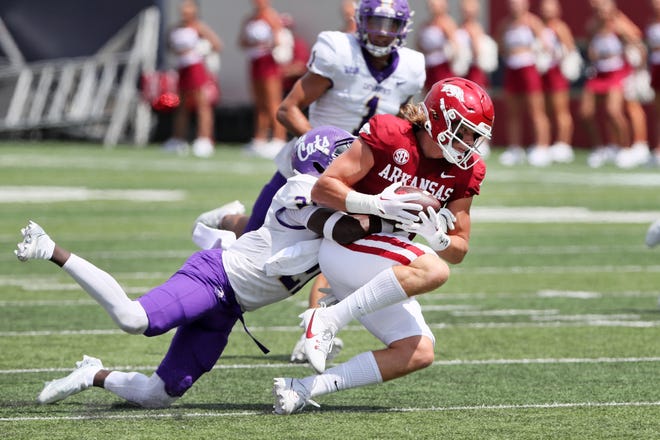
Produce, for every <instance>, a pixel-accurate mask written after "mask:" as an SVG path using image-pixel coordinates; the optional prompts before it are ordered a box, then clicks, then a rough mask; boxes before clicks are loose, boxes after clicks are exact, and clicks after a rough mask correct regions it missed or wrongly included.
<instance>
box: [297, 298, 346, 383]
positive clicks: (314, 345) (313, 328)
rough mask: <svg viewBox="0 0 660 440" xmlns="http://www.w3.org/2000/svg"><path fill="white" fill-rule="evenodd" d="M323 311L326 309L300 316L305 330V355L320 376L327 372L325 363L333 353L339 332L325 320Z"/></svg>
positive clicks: (315, 310) (310, 310)
mask: <svg viewBox="0 0 660 440" xmlns="http://www.w3.org/2000/svg"><path fill="white" fill-rule="evenodd" d="M323 310H324V308H318V309H307V310H306V311H305V312H304V313H303V314H302V315H300V318H302V323H301V327H303V328H304V329H305V354H306V355H307V360H308V361H309V364H310V365H311V366H312V368H314V370H316V372H317V373H319V374H320V373H323V372H324V371H325V362H326V360H327V359H328V355H329V354H330V352H331V351H332V346H333V345H334V344H333V343H334V339H335V335H336V334H337V331H338V329H337V327H336V326H335V325H334V324H331V323H329V322H327V321H326V320H325V319H324V318H323V316H322V315H323ZM342 346H343V344H342Z"/></svg>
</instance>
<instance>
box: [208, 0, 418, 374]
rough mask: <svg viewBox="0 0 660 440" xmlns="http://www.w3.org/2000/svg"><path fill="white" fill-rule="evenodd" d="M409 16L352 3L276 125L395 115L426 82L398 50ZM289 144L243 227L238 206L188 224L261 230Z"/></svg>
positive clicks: (320, 44) (346, 124)
mask: <svg viewBox="0 0 660 440" xmlns="http://www.w3.org/2000/svg"><path fill="white" fill-rule="evenodd" d="M412 15H413V11H412V10H411V9H410V7H409V5H408V1H407V0H362V1H360V3H359V5H358V7H357V9H356V16H355V20H356V23H357V32H356V33H344V32H339V31H326V32H321V33H320V34H319V35H318V38H317V41H316V43H315V44H314V46H313V47H312V54H311V56H310V59H309V61H308V63H307V68H308V72H307V73H306V74H305V75H304V76H303V77H302V78H300V79H299V80H298V81H297V82H296V83H295V84H294V86H293V88H292V90H291V92H289V94H288V95H287V96H286V97H285V98H284V100H283V101H282V103H281V104H280V107H279V109H278V112H277V118H278V120H279V121H280V122H281V123H282V124H283V125H284V126H285V127H286V128H287V129H288V131H289V132H290V133H292V134H293V135H294V136H300V135H302V134H303V133H306V132H307V131H309V130H310V129H311V128H312V127H317V126H320V125H333V126H336V127H339V128H343V129H344V130H346V131H349V132H352V133H354V134H356V133H357V131H358V130H359V129H360V127H362V125H363V124H364V123H365V122H366V121H368V120H369V118H371V117H372V116H373V115H376V114H383V113H387V114H397V113H399V110H400V108H401V107H402V106H404V105H405V104H407V103H408V102H410V101H411V99H412V98H413V97H414V96H415V95H417V94H419V93H420V92H421V91H422V88H423V86H424V81H425V79H426V71H425V64H424V55H422V53H420V52H418V51H415V50H412V49H408V48H406V47H403V46H404V45H405V42H406V37H407V34H408V32H409V30H410V24H411V20H410V19H411V17H412ZM306 109H309V119H308V118H307V117H306V116H305V114H304V111H305V110H306ZM294 145H295V139H294V140H293V141H291V142H289V144H287V145H286V146H285V147H284V148H283V149H282V151H281V152H280V154H279V155H278V156H277V157H276V158H275V162H276V164H277V167H278V171H277V172H276V173H275V175H274V176H273V177H272V179H271V181H270V182H269V183H267V184H266V185H265V186H264V188H263V189H262V191H261V193H260V194H259V196H258V198H257V200H256V201H255V203H254V206H253V208H252V214H251V216H250V218H249V220H248V219H247V217H246V216H244V215H243V213H244V208H243V206H242V205H241V204H240V203H238V202H232V203H230V204H228V205H224V206H221V207H220V208H216V209H214V210H212V211H208V212H206V213H204V214H202V215H200V216H199V217H198V218H197V220H196V223H202V224H204V225H206V226H209V227H212V228H220V229H229V230H231V231H233V232H234V233H235V234H236V235H237V236H240V234H241V233H244V232H246V231H251V230H254V229H256V228H258V227H259V226H261V224H263V219H264V217H265V215H266V211H267V207H268V205H269V204H270V200H272V197H273V194H275V192H276V191H277V190H278V189H279V188H280V187H281V186H282V185H283V184H284V182H286V178H287V177H289V176H290V175H291V165H290V161H289V160H288V157H289V156H290V151H291V148H292V147H293V146H294ZM323 285H324V282H323V278H322V277H319V278H318V279H317V281H316V282H315V285H314V288H313V289H312V293H311V295H310V301H309V303H310V307H313V306H315V305H316V304H317V301H318V298H320V296H321V295H320V293H319V291H318V289H319V287H321V286H323ZM303 339H304V338H301V339H300V340H299V341H298V343H297V344H296V347H295V348H294V350H293V353H292V355H291V361H292V362H305V361H306V358H305V355H304V353H303V351H302V345H301V343H302V341H303ZM339 342H340V341H337V343H338V344H337V345H336V346H335V348H338V347H339Z"/></svg>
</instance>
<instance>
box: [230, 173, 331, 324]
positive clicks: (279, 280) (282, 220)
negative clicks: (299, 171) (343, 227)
mask: <svg viewBox="0 0 660 440" xmlns="http://www.w3.org/2000/svg"><path fill="white" fill-rule="evenodd" d="M315 182H316V178H315V177H312V176H308V175H297V176H294V177H291V178H289V179H288V180H287V183H286V184H285V185H284V186H283V187H282V188H280V190H279V191H278V192H277V194H275V197H274V198H273V201H272V203H271V205H270V208H269V209H268V213H267V214H266V220H265V223H264V225H263V226H262V227H261V228H259V229H257V230H256V231H252V232H248V233H247V234H244V235H242V236H241V237H239V238H238V240H236V242H235V243H234V244H233V245H231V247H230V248H229V249H227V250H226V251H225V252H224V253H223V254H222V258H223V264H224V267H225V270H226V272H227V277H228V278H229V281H230V283H231V285H232V287H233V289H234V292H235V294H236V300H237V301H238V303H239V304H240V306H241V308H242V309H243V311H245V312H247V311H251V310H255V309H258V308H259V307H263V306H265V305H268V304H271V303H274V302H277V301H280V300H282V299H285V298H288V297H289V296H291V295H292V294H294V293H296V292H297V291H298V290H299V289H300V288H301V287H302V286H304V285H305V283H307V281H309V280H310V279H311V278H313V277H314V276H316V275H317V274H318V273H319V270H318V256H317V254H316V253H311V255H308V256H307V258H305V260H304V266H305V267H304V268H301V269H300V273H297V274H293V275H272V276H268V275H267V274H266V267H265V266H266V263H267V262H268V261H269V260H272V257H273V256H275V255H276V254H277V253H278V252H279V251H281V250H283V249H285V248H291V247H292V246H294V245H297V244H299V243H302V242H310V241H312V240H318V239H319V236H318V235H316V234H315V233H314V232H312V231H310V230H308V229H307V228H306V227H305V225H306V224H307V221H308V219H309V217H310V216H311V215H312V213H313V212H314V211H315V210H316V209H317V208H316V207H315V206H313V205H312V201H311V190H312V186H314V183H315ZM319 241H320V240H319ZM319 244H320V243H319ZM283 266H287V264H283Z"/></svg>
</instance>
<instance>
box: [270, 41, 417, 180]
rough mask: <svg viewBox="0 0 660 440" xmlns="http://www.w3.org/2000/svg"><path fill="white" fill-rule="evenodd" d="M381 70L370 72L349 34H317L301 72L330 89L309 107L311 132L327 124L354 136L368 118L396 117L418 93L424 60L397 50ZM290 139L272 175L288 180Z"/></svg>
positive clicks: (411, 51) (408, 52)
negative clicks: (327, 82) (325, 82)
mask: <svg viewBox="0 0 660 440" xmlns="http://www.w3.org/2000/svg"><path fill="white" fill-rule="evenodd" d="M392 57H393V58H392V64H391V66H390V67H389V68H387V69H385V70H384V71H380V72H379V71H377V70H374V69H372V68H370V66H369V64H367V61H366V60H365V58H364V55H363V54H362V47H361V46H360V43H359V42H358V40H357V39H356V38H355V36H354V35H353V34H347V33H344V32H336V31H325V32H321V33H320V34H319V36H318V38H317V40H316V43H315V44H314V46H313V47H312V54H311V55H310V58H309V61H308V62H307V68H308V69H309V70H310V71H311V72H312V73H315V74H317V75H321V76H323V77H325V78H328V79H329V80H330V81H332V87H331V88H330V89H328V90H327V91H326V92H325V93H324V94H323V95H321V97H320V98H319V99H317V100H316V101H314V102H313V103H312V104H311V105H310V107H309V123H310V125H311V126H312V128H316V127H320V126H322V125H332V126H334V127H339V128H343V129H344V130H346V131H348V132H349V133H353V134H357V132H358V131H359V130H360V128H361V127H362V125H364V124H365V123H366V122H367V121H368V120H369V119H370V118H371V117H372V116H373V115H376V114H382V113H389V114H393V115H396V114H397V113H399V109H400V108H401V106H402V105H403V104H405V103H406V102H407V101H408V100H409V99H410V98H411V97H414V96H415V95H417V94H418V93H420V92H421V91H422V87H424V81H425V80H426V69H425V67H424V55H422V53H421V52H417V51H416V50H412V49H408V48H405V47H401V48H399V49H398V50H396V51H395V52H393V53H392ZM295 143H296V140H295V139H293V140H291V141H289V143H288V144H287V145H286V146H285V147H284V148H282V151H280V153H279V154H278V155H277V157H276V158H275V163H276V165H277V169H278V171H279V172H280V173H281V174H282V175H283V176H284V177H291V176H292V175H293V170H292V168H291V160H290V157H291V151H292V150H293V147H294V145H295Z"/></svg>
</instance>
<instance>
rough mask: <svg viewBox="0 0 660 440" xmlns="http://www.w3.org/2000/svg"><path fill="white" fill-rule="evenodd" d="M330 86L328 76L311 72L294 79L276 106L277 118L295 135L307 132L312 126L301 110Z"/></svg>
mask: <svg viewBox="0 0 660 440" xmlns="http://www.w3.org/2000/svg"><path fill="white" fill-rule="evenodd" d="M331 86H332V82H331V81H330V80H329V79H328V78H326V77H324V76H321V75H317V74H316V73H312V72H307V73H305V75H303V77H302V78H300V79H299V80H298V81H296V83H295V84H294V85H293V88H292V89H291V91H290V92H289V94H288V95H287V96H286V97H285V98H284V100H283V101H282V103H281V104H280V106H279V107H278V109H277V120H278V121H279V122H280V123H281V124H282V125H284V126H285V127H286V129H287V130H288V131H289V132H291V133H293V134H294V135H296V136H302V135H303V134H305V133H307V132H308V131H309V130H311V128H312V126H311V125H310V123H309V120H308V119H307V117H306V116H305V114H304V113H303V110H304V109H306V108H307V107H309V105H310V104H311V103H312V102H314V101H316V100H317V99H319V98H320V97H321V96H322V95H323V94H324V93H325V92H326V91H327V90H328V89H329V88H330V87H331Z"/></svg>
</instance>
